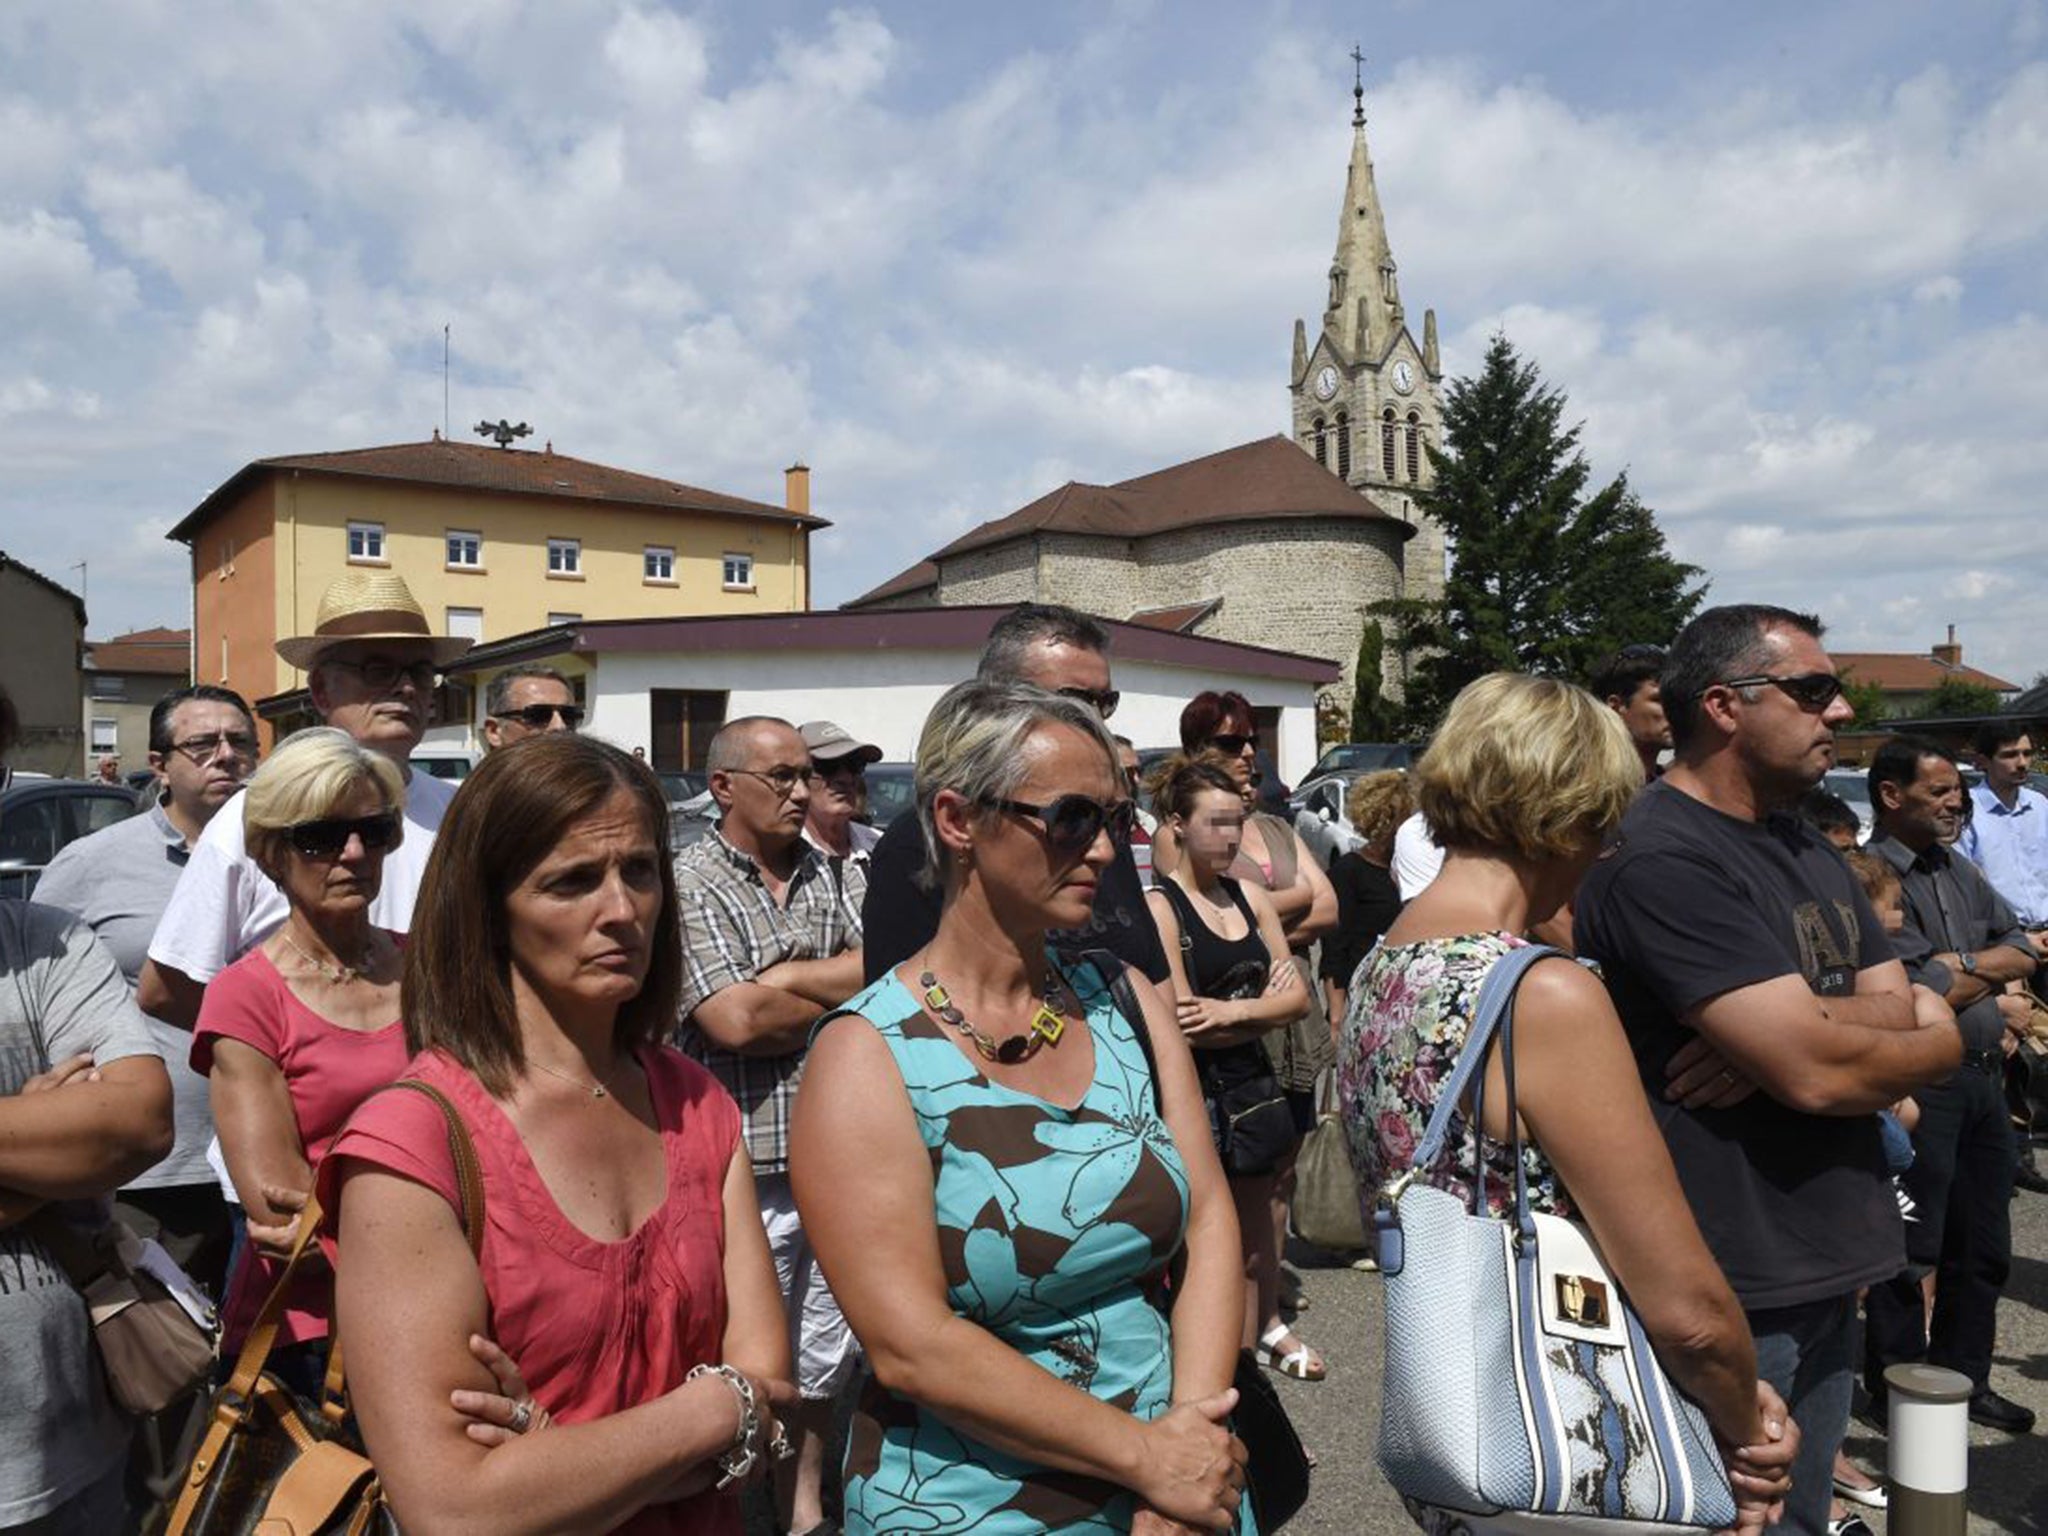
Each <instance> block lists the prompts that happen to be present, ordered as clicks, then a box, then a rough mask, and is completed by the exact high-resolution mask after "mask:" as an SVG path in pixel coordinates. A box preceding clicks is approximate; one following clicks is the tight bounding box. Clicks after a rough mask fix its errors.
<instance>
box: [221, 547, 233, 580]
mask: <svg viewBox="0 0 2048 1536" xmlns="http://www.w3.org/2000/svg"><path fill="white" fill-rule="evenodd" d="M234 574H235V541H234V540H233V539H222V540H221V541H220V579H221V580H222V581H226V580H227V579H228V578H229V577H230V576H232V575H234Z"/></svg>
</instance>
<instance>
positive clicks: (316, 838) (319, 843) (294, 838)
mask: <svg viewBox="0 0 2048 1536" xmlns="http://www.w3.org/2000/svg"><path fill="white" fill-rule="evenodd" d="M285 836H286V837H288V838H289V839H290V840H291V845H292V847H293V848H295V849H297V850H298V851H299V852H300V853H302V854H304V855H305V856H306V857H307V858H309V859H338V858H340V857H341V856H342V854H343V853H344V852H345V851H346V850H347V848H348V840H349V839H350V838H351V837H357V838H361V839H362V843H363V852H365V853H381V852H383V851H384V850H385V849H386V848H389V847H390V846H391V845H392V844H393V843H395V842H397V841H398V817H397V815H396V813H394V812H391V811H386V812H385V813H384V814H383V815H381V816H354V817H340V816H330V817H328V818H326V819H325V820H323V821H302V822H300V823H298V824H297V825H296V826H294V827H291V828H290V829H288V830H287V831H286V833H285Z"/></svg>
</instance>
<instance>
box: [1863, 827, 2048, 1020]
mask: <svg viewBox="0 0 2048 1536" xmlns="http://www.w3.org/2000/svg"><path fill="white" fill-rule="evenodd" d="M1869 848H1870V851H1871V852H1872V853H1874V854H1876V855H1877V856H1878V857H1879V858H1881V859H1883V860H1884V861H1885V862H1886V863H1887V864H1889V865H1891V867H1892V868H1893V869H1895V870H1897V871H1898V875H1899V885H1900V888H1901V894H1900V905H1901V906H1902V907H1904V908H1905V913H1906V925H1905V927H1903V928H1902V929H1900V930H1899V932H1898V934H1897V935H1896V936H1895V937H1894V939H1893V946H1894V948H1896V949H1897V950H1898V955H1899V959H1900V961H1901V962H1902V963H1903V964H1904V965H1905V967H1906V974H1907V975H1908V976H1910V977H1911V978H1912V979H1913V980H1914V981H1917V982H1920V983H1921V984H1922V985H1924V986H1927V987H1930V988H1932V989H1933V990H1934V991H1936V992H1939V993H1940V994H1942V996H1944V997H1946V996H1947V995H1948V990H1949V988H1950V987H1951V986H1953V985H1954V984H1955V976H1954V974H1953V973H1952V972H1951V971H1950V970H1949V968H1948V967H1947V966H1946V965H1945V964H1943V963H1941V962H1940V961H1938V960H1935V959H1934V958H1933V957H1934V956H1935V955H1938V954H1963V953H1965V952H1971V951H1976V950H1980V949H1990V948H1992V947H1993V946H1994V945H1999V944H2006V945H2010V946H2011V947H2012V948H2014V949H2016V950H2018V951H2019V952H2020V953H2021V954H2023V955H2027V956H2029V957H2031V956H2032V955H2033V953H2034V947H2033V945H2031V944H2029V943H2028V942H2027V936H2026V934H2025V933H2024V932H2022V931H2021V929H2020V925H2019V921H2018V919H2017V918H2015V917H2014V916H2013V911H2012V908H2011V907H2009V906H2007V905H2006V902H2005V898H2004V897H2003V896H2001V895H1999V894H1998V892H1997V891H1995V890H1994V889H1992V886H1991V882H1990V881H1989V880H1986V879H1985V878H1984V873H1983V871H1982V870H1980V869H1978V868H1977V866H1976V865H1974V864H1972V863H1971V862H1970V861H1969V860H1968V859H1965V858H1960V857H1958V856H1957V855H1956V854H1954V853H1952V852H1950V851H1949V850H1948V849H1947V848H1944V847H1942V846H1941V845H1940V844H1939V843H1936V844H1935V845H1934V846H1933V847H1931V848H1929V849H1928V850H1927V851H1926V852H1925V853H1915V852H1914V851H1913V850H1912V849H1910V848H1908V847H1907V846H1906V845H1905V844H1904V843H1902V842H1900V841H1899V840H1898V839H1897V838H1895V837H1892V836H1889V835H1888V834H1886V833H1883V832H1880V833H1878V834H1877V835H1876V836H1875V837H1873V838H1871V840H1870V843H1869ZM1956 1025H1957V1027H1958V1028H1960V1029H1961V1030H1962V1034H1963V1048H1964V1049H1965V1050H1970V1051H1995V1050H1997V1049H1998V1048H1999V1043H2000V1040H2001V1038H2002V1037H2003V1036H2004V1034H2005V1024H2004V1021H2003V1020H2001V1019H2000V1018H1999V1015H1998V1002H1997V999H1996V998H1995V997H1980V998H1979V999H1977V1001H1976V1002H1974V1003H1972V1004H1970V1006H1969V1007H1967V1008H1961V1009H1958V1010H1957V1011H1956Z"/></svg>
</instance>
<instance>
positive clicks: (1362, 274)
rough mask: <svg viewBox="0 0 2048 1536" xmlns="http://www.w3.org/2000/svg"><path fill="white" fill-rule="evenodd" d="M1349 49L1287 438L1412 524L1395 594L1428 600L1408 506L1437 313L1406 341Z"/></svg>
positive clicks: (1423, 474)
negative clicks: (1324, 294) (1321, 275)
mask: <svg viewBox="0 0 2048 1536" xmlns="http://www.w3.org/2000/svg"><path fill="white" fill-rule="evenodd" d="M1351 57H1352V61H1353V63H1354V64H1355V65H1356V66H1357V74H1356V76H1355V78H1354V80H1353V84H1352V90H1351V97H1352V111H1351V168H1350V171H1349V173H1348V174H1347V175H1346V177H1345V181H1344V207H1343V209H1342V211H1341V213H1340V214H1339V216H1338V221H1337V254H1336V256H1335V257H1334V258H1333V259H1332V261H1331V263H1330V288H1329V301H1328V303H1327V305H1326V307H1325V308H1324V310H1323V322H1322V330H1321V333H1320V334H1319V335H1318V336H1317V337H1316V339H1315V341H1314V343H1313V345H1311V344H1310V342H1309V337H1308V328H1307V327H1306V326H1305V325H1304V324H1303V323H1302V322H1301V321H1299V320H1297V321H1295V322H1294V368H1293V372H1292V374H1291V376H1290V380H1291V382H1290V384H1289V390H1290V392H1291V393H1292V395H1293V397H1294V440H1295V441H1296V442H1297V443H1299V444H1300V445H1301V446H1302V448H1303V449H1304V450H1305V451H1306V452H1308V453H1310V454H1312V455H1313V456H1314V457H1315V460H1316V462H1317V463H1318V464H1321V465H1324V466H1325V467H1326V468H1328V469H1330V470H1332V471H1333V472H1335V473H1336V474H1338V475H1340V476H1342V477H1343V479H1345V480H1346V481H1348V482H1349V483H1350V484H1352V485H1354V486H1356V487H1357V488H1358V489H1359V490H1360V491H1362V492H1364V493H1365V494H1366V495H1367V496H1369V497H1370V498H1371V499H1372V500H1373V502H1374V503H1376V504H1377V505H1378V506H1379V507H1381V508H1382V509H1383V510H1385V511H1387V512H1391V513H1393V514H1394V515H1395V516H1396V517H1399V518H1402V519H1404V520H1406V521H1407V522H1410V523H1413V524H1414V525H1415V536H1414V537H1413V538H1412V539H1410V540H1409V541H1408V544H1407V546H1406V548H1405V550H1404V551H1403V562H1402V563H1403V577H1402V580H1403V595H1404V596H1407V597H1411V598H1437V597H1441V596H1442V595H1443V585H1444V536H1443V530H1442V529H1441V528H1439V527H1438V526H1437V525H1436V523H1435V521H1434V520H1433V519H1431V518H1429V517H1427V516H1426V515H1424V514H1423V512H1422V511H1421V510H1420V509H1419V508H1418V507H1417V506H1416V505H1415V492H1416V491H1417V490H1418V489H1420V488H1421V487H1424V486H1427V485H1429V484H1431V483H1432V482H1433V481H1434V479H1435V474H1434V472H1433V471H1432V470H1431V468H1430V464H1429V454H1428V453H1427V452H1426V448H1427V446H1428V445H1429V444H1431V443H1437V442H1440V436H1439V434H1440V432H1441V430H1442V426H1443V410H1442V402H1441V393H1440V392H1441V389H1442V385H1443V370H1442V368H1441V366H1440V365H1439V363H1438V359H1437V342H1436V311H1435V310H1426V311H1424V313H1423V317H1422V341H1421V344H1420V345H1417V343H1416V340H1415V336H1414V334H1413V333H1412V332H1411V331H1410V330H1409V329H1408V318H1407V311H1406V309H1405V308H1404V307H1403V306H1402V303H1401V285H1400V281H1399V277H1398V275H1397V272H1396V268H1395V265H1394V253H1393V248H1392V247H1391V246H1390V245H1389V244H1388V243H1387V221H1386V217H1385V215H1384V214H1382V213H1381V211H1380V194H1379V188H1378V187H1377V186H1376V185H1375V184H1374V182H1373V174H1372V154H1371V151H1370V150H1368V149H1367V147H1366V142H1365V78H1364V66H1365V60H1364V56H1363V55H1361V54H1360V53H1359V52H1358V51H1357V50H1356V49H1353V50H1352V54H1351Z"/></svg>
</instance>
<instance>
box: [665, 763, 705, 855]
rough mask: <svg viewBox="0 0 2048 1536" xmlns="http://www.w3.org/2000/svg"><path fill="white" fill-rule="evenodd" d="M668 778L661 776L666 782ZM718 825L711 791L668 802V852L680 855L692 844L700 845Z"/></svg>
mask: <svg viewBox="0 0 2048 1536" xmlns="http://www.w3.org/2000/svg"><path fill="white" fill-rule="evenodd" d="M668 777H669V776H668V775H667V774H663V775H662V778H663V779H664V780H666V779H667V778H668ZM717 825H718V802H717V801H716V800H713V799H712V798H711V791H710V790H708V789H705V790H700V791H699V792H698V793H696V794H694V795H691V796H688V797H687V798H685V799H682V800H670V801H669V804H668V851H669V852H670V853H681V852H682V851H683V850H684V849H685V848H688V847H689V846H691V845H692V844H693V843H701V842H703V841H704V839H705V838H707V837H709V836H710V835H711V829H712V828H713V827H715V826H717Z"/></svg>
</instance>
